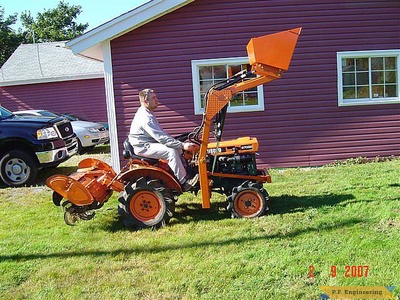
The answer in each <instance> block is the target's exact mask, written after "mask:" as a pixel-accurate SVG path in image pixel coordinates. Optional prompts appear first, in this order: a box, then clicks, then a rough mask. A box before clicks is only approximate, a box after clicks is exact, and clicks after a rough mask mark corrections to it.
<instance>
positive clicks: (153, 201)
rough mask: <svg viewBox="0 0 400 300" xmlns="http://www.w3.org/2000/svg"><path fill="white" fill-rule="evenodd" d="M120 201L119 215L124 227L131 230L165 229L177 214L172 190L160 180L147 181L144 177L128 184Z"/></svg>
mask: <svg viewBox="0 0 400 300" xmlns="http://www.w3.org/2000/svg"><path fill="white" fill-rule="evenodd" d="M118 201H119V202H120V204H119V206H118V213H119V214H120V216H121V218H122V221H123V222H124V225H125V226H126V227H128V228H131V229H144V228H152V229H157V228H160V227H164V226H166V225H167V224H168V223H169V221H170V219H171V217H172V216H173V213H174V212H175V201H174V197H173V196H172V193H171V192H170V190H169V189H167V188H165V187H163V186H162V185H161V183H160V181H159V180H146V178H144V177H142V178H140V179H138V180H137V181H136V182H134V183H129V184H127V185H126V186H125V190H124V191H123V192H121V193H120V196H119V198H118Z"/></svg>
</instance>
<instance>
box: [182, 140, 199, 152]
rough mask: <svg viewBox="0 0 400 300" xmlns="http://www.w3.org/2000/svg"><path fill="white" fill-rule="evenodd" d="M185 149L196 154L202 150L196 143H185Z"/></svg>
mask: <svg viewBox="0 0 400 300" xmlns="http://www.w3.org/2000/svg"><path fill="white" fill-rule="evenodd" d="M183 150H185V151H187V152H190V153H192V154H196V153H197V152H199V150H200V146H199V145H197V144H195V143H184V144H183Z"/></svg>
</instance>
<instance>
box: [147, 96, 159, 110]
mask: <svg viewBox="0 0 400 300" xmlns="http://www.w3.org/2000/svg"><path fill="white" fill-rule="evenodd" d="M146 103H147V109H148V110H150V111H153V110H155V109H156V108H157V107H158V99H157V95H156V93H149V96H148V97H147V100H146Z"/></svg>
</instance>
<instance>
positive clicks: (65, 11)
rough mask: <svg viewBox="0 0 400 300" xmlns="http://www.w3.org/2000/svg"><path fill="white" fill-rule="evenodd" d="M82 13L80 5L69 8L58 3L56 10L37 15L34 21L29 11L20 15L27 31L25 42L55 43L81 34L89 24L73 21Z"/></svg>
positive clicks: (65, 3) (65, 4) (62, 3)
mask: <svg viewBox="0 0 400 300" xmlns="http://www.w3.org/2000/svg"><path fill="white" fill-rule="evenodd" d="M81 12H82V7H81V6H80V5H72V6H69V4H68V3H67V2H64V1H60V2H59V3H58V5H57V7H56V8H54V9H49V10H45V11H44V12H43V13H38V14H37V17H36V20H35V19H34V18H33V17H32V16H31V13H30V11H25V12H23V13H22V14H21V23H22V25H23V26H24V27H25V29H26V30H27V31H26V32H25V34H24V38H25V42H27V43H37V42H55V41H65V40H70V39H73V38H75V37H76V36H78V35H80V34H82V33H83V32H84V31H85V29H86V28H88V26H89V24H88V23H86V24H78V23H77V22H76V21H75V19H76V18H77V16H78V15H79V14H80V13H81Z"/></svg>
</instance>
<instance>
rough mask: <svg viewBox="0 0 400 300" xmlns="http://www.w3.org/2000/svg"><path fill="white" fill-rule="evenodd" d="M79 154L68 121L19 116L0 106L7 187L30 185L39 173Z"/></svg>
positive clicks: (1, 171)
mask: <svg viewBox="0 0 400 300" xmlns="http://www.w3.org/2000/svg"><path fill="white" fill-rule="evenodd" d="M77 151H78V142H77V138H76V135H75V133H74V132H73V130H72V126H71V123H70V122H69V121H68V120H67V119H65V118H63V117H57V118H43V117H20V116H16V115H14V114H13V113H12V112H10V111H8V110H7V109H5V108H4V107H2V106H0V177H1V179H2V181H3V182H4V183H5V184H6V185H8V186H12V187H19V186H25V185H31V184H32V183H34V181H35V179H36V176H37V173H38V170H40V169H43V168H48V167H56V166H58V165H59V164H60V163H62V162H64V161H66V160H67V159H69V158H70V157H71V156H72V155H74V154H75V153H77Z"/></svg>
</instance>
